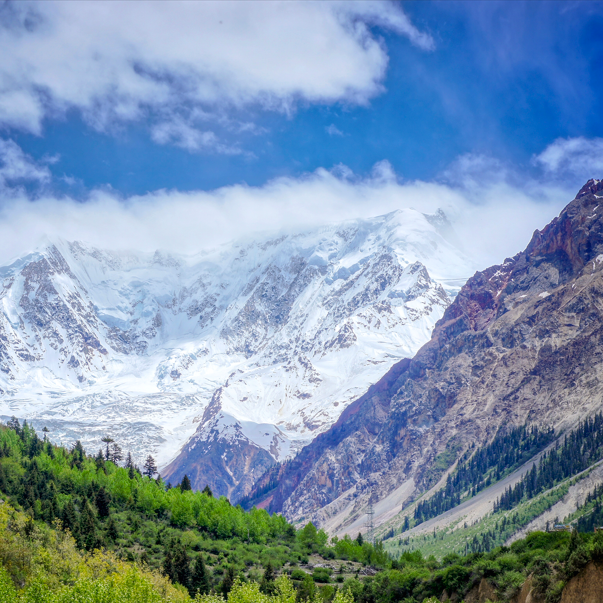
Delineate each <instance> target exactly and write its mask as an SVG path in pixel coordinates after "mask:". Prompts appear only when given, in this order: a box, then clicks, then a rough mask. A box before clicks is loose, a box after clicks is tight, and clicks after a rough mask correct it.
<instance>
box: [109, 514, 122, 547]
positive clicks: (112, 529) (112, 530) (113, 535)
mask: <svg viewBox="0 0 603 603" xmlns="http://www.w3.org/2000/svg"><path fill="white" fill-rule="evenodd" d="M107 536H109V538H110V539H111V540H112V541H113V542H115V541H116V540H117V539H118V538H119V532H118V531H117V524H116V523H115V521H114V519H113V517H111V516H109V521H108V522H107Z"/></svg>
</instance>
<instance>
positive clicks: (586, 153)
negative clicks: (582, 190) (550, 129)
mask: <svg viewBox="0 0 603 603" xmlns="http://www.w3.org/2000/svg"><path fill="white" fill-rule="evenodd" d="M534 162H535V163H536V164H538V165H540V166H542V167H543V168H544V169H545V170H546V171H547V172H548V173H549V174H554V175H558V174H562V175H563V177H564V178H567V176H568V174H572V175H575V176H577V177H578V178H583V179H585V180H587V179H589V178H599V179H600V178H603V138H584V137H582V136H579V137H577V138H558V139H557V140H555V141H554V142H552V143H551V144H550V145H549V146H548V147H547V148H546V149H544V151H542V153H540V154H538V155H536V156H535V157H534Z"/></svg>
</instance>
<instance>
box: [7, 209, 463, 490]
mask: <svg viewBox="0 0 603 603" xmlns="http://www.w3.org/2000/svg"><path fill="white" fill-rule="evenodd" d="M445 227H446V222H445V218H444V217H443V215H442V214H438V215H436V216H424V215H423V214H421V213H419V212H416V211H414V210H403V211H399V212H394V213H392V214H388V215H387V216H382V217H379V218H373V219H370V220H357V221H352V222H346V223H344V224H338V225H332V226H326V227H323V228H317V229H312V230H308V231H302V232H298V233H293V234H287V235H279V236H276V237H264V238H261V239H258V240H255V241H240V242H235V243H233V244H231V245H225V246H223V247H221V248H219V249H215V250H210V251H207V252H203V253H200V254H198V255H196V256H193V257H181V256H174V255H170V254H166V253H160V252H155V253H139V252H111V251H104V250H99V249H95V248H91V247H89V246H87V245H85V244H83V243H78V242H72V243H69V242H64V241H55V242H52V243H48V244H47V245H45V246H43V247H42V248H40V249H39V250H38V251H36V252H34V253H32V254H30V255H28V256H26V257H23V258H20V259H19V260H17V261H16V262H15V263H13V264H12V265H11V266H7V267H5V268H2V269H1V271H0V277H1V278H2V289H1V290H0V301H1V304H2V313H1V314H0V342H1V345H0V389H1V390H2V402H1V404H2V406H1V407H0V412H1V414H2V415H3V416H4V417H9V416H11V415H13V414H15V415H17V416H18V417H20V418H28V419H29V420H32V421H33V422H34V424H35V425H37V426H39V427H42V426H43V425H46V426H47V427H48V428H49V429H50V430H51V436H52V437H54V438H55V439H59V440H63V441H64V442H68V441H73V440H75V439H82V441H83V443H84V445H85V446H87V447H88V448H91V447H97V446H99V444H100V438H101V437H102V436H104V435H106V434H110V435H111V436H112V437H113V438H114V439H115V440H117V441H118V442H119V443H120V444H121V445H122V447H124V448H125V449H131V450H132V451H133V452H134V453H135V455H136V456H137V458H138V459H142V458H143V457H144V456H146V454H147V453H148V452H151V453H153V454H154V455H156V457H158V461H159V462H160V463H161V465H162V466H163V467H164V468H165V466H166V465H167V464H168V462H169V461H170V460H172V459H175V461H173V462H172V463H171V464H170V465H169V467H167V469H166V470H165V474H166V476H167V478H168V479H171V480H173V481H179V480H180V479H181V477H182V475H183V474H184V473H189V474H191V475H192V476H193V477H194V481H193V483H194V485H195V486H196V487H203V486H204V485H205V483H206V482H209V483H210V485H211V487H212V489H213V490H214V491H215V492H217V493H219V494H227V495H229V496H232V497H234V498H237V497H241V496H243V495H244V494H245V493H246V492H247V490H248V489H249V488H250V486H251V482H252V480H253V478H254V476H258V475H259V474H261V473H262V472H263V471H264V470H265V469H266V468H267V467H269V466H270V465H272V464H274V462H275V461H277V460H283V459H286V458H288V457H290V456H292V455H293V454H294V453H295V452H296V451H297V450H298V449H299V448H300V447H301V446H302V445H303V444H305V443H307V442H308V441H310V440H311V439H312V438H313V437H314V436H315V435H316V434H317V433H320V432H321V431H324V430H325V429H327V428H328V427H329V426H330V425H331V424H332V423H333V422H334V421H336V420H337V418H338V417H339V415H340V413H341V411H342V410H343V409H344V408H345V407H346V406H347V405H348V403H349V402H350V401H351V400H352V399H354V398H356V397H358V395H360V394H361V393H362V392H364V391H366V389H367V387H368V385H369V384H370V383H371V382H374V381H376V380H377V379H378V378H379V377H380V376H381V375H382V374H383V373H385V372H386V371H387V370H388V369H389V368H390V367H391V366H392V365H393V364H394V363H395V362H396V361H397V360H399V359H400V358H403V357H405V356H411V355H412V354H414V352H415V351H416V350H417V349H418V348H419V347H420V346H421V345H422V344H423V343H424V342H425V341H427V339H428V338H429V335H430V333H431V330H432V328H433V325H434V324H435V322H436V321H437V320H438V319H439V318H440V317H441V316H442V315H443V312H444V310H445V308H446V307H447V306H448V305H449V303H450V300H451V296H452V295H454V294H455V293H456V291H457V290H458V287H456V286H454V285H455V283H454V282H452V283H451V282H450V281H449V280H447V279H459V278H463V277H466V275H467V274H468V273H469V263H468V261H467V260H466V259H465V258H464V257H463V256H462V254H461V253H460V252H458V250H456V249H455V248H454V247H453V246H452V245H451V244H450V243H448V242H447V240H446V239H445V238H444V237H443V236H442V235H441V234H440V231H443V229H445ZM191 436H193V437H192V439H190V441H189V442H188V443H187V441H188V440H189V438H191ZM185 443H186V447H185V448H184V449H183V450H182V453H181V454H178V453H179V451H180V450H181V449H182V447H183V445H184V444H185Z"/></svg>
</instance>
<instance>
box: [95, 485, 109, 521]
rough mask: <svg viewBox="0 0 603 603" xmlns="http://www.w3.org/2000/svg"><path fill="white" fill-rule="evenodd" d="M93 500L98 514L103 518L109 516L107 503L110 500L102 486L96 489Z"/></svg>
mask: <svg viewBox="0 0 603 603" xmlns="http://www.w3.org/2000/svg"><path fill="white" fill-rule="evenodd" d="M94 502H95V503H96V508H97V509H98V516H99V517H103V518H104V517H109V513H110V509H109V503H110V502H111V501H110V498H109V494H108V493H107V491H106V490H105V489H104V488H103V487H102V486H101V487H100V488H99V489H98V492H97V493H96V496H95V498H94Z"/></svg>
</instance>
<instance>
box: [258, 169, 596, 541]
mask: <svg viewBox="0 0 603 603" xmlns="http://www.w3.org/2000/svg"><path fill="white" fill-rule="evenodd" d="M602 294H603V183H602V182H601V181H597V180H591V181H589V182H588V183H587V184H586V185H585V186H584V187H583V188H582V189H581V191H580V192H579V193H578V195H577V197H576V198H575V199H574V200H573V201H572V202H571V203H570V204H569V205H568V206H567V207H566V208H565V209H564V210H563V211H562V212H561V214H560V215H559V217H558V218H555V219H554V220H553V221H552V222H551V223H550V224H549V225H548V226H546V227H545V228H544V229H543V230H542V231H536V232H535V233H534V235H533V237H532V240H531V241H530V243H529V245H528V247H527V248H526V250H525V251H523V252H521V253H519V254H517V255H516V256H515V257H513V258H510V259H507V260H505V262H504V263H503V264H501V265H499V266H493V267H491V268H488V269H487V270H484V271H483V272H478V273H476V274H475V275H474V276H473V277H472V278H471V279H469V281H468V282H467V283H466V284H465V286H464V287H463V288H462V290H461V292H460V293H459V294H458V296H457V297H456V299H455V300H454V302H453V303H452V304H451V305H450V307H449V308H448V309H447V310H446V312H445V313H444V316H443V318H442V319H441V320H440V321H439V322H438V323H437V324H436V327H435V329H434V332H433V335H432V338H431V341H429V343H427V344H426V345H425V346H423V347H422V348H421V350H420V351H419V352H418V353H417V354H416V356H415V357H414V358H413V359H412V360H410V361H408V360H403V361H401V362H399V363H398V364H396V365H395V366H394V367H393V368H392V369H391V370H390V371H389V373H388V374H387V375H386V376H385V377H384V378H383V379H381V381H379V382H378V383H377V384H376V385H375V386H373V387H372V388H370V389H369V391H368V392H367V393H366V394H365V395H364V396H362V397H361V398H359V399H358V400H356V401H355V402H353V403H352V404H351V405H350V406H349V407H348V408H347V409H346V411H345V412H344V413H343V414H342V415H341V417H340V418H339V420H338V421H337V422H336V423H335V424H334V425H333V426H332V427H331V428H330V429H329V430H328V431H327V432H325V433H324V434H322V435H320V436H318V437H317V438H316V440H315V441H314V442H312V444H310V445H309V446H307V447H306V448H304V449H303V450H302V451H301V453H300V454H299V455H298V456H297V457H296V458H295V459H294V460H293V461H291V462H289V463H287V464H286V465H283V466H281V467H280V468H279V469H278V471H277V470H276V469H275V470H273V472H272V473H271V474H269V475H267V476H265V477H264V478H263V480H261V481H260V482H259V483H258V484H257V486H256V490H255V492H256V493H257V495H254V494H253V493H252V496H251V498H252V500H253V501H254V502H256V503H258V504H262V505H263V506H268V507H269V508H270V509H271V510H272V511H282V512H284V513H285V514H286V516H287V517H288V518H290V519H293V520H303V521H307V520H309V519H312V520H314V521H316V522H318V523H320V524H321V525H323V526H325V527H327V528H328V529H330V530H331V531H334V532H340V533H341V532H345V531H349V532H351V533H354V532H357V531H358V528H359V527H362V526H363V525H364V522H365V520H366V508H367V503H368V499H369V497H371V498H372V500H373V503H374V504H375V503H376V504H375V511H376V519H377V523H382V522H384V521H386V520H387V519H389V518H391V517H393V516H394V515H395V514H396V513H397V512H398V511H400V509H401V508H402V507H403V506H404V504H405V502H406V503H407V502H409V501H410V500H411V499H414V498H415V497H416V496H417V495H418V494H420V493H421V492H423V491H425V490H426V489H427V488H428V487H429V486H431V485H433V483H434V482H435V481H437V478H438V477H439V476H440V475H441V474H442V471H443V470H444V469H445V466H444V467H442V462H443V460H444V459H445V460H446V463H447V464H448V465H449V464H451V463H452V462H453V460H454V458H457V457H458V456H459V455H460V454H461V453H462V452H463V451H464V450H466V449H467V447H468V446H470V445H471V444H472V443H474V442H475V443H477V444H478V445H480V444H483V443H486V442H487V441H488V440H489V439H491V438H492V437H493V435H494V434H495V433H496V431H497V430H498V429H499V428H500V427H501V426H503V425H504V426H509V425H522V424H524V423H525V422H526V421H528V422H534V423H538V424H541V425H551V426H553V427H554V428H555V429H556V430H557V431H558V432H563V431H564V430H566V429H568V428H570V427H571V426H573V425H575V424H576V422H577V421H578V420H579V419H580V418H583V417H585V416H587V415H589V414H590V413H592V412H594V411H595V410H600V409H601V407H602V406H603V401H602V400H603V346H602V344H603V341H602V338H603V295H602ZM442 453H445V454H442ZM277 473H278V475H277ZM277 477H278V486H277V487H276V488H273V489H271V490H268V491H267V492H266V490H267V488H266V485H267V482H268V480H270V479H272V480H274V479H275V478H277Z"/></svg>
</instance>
